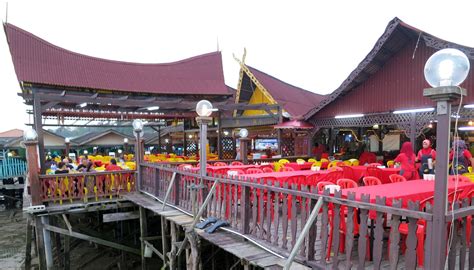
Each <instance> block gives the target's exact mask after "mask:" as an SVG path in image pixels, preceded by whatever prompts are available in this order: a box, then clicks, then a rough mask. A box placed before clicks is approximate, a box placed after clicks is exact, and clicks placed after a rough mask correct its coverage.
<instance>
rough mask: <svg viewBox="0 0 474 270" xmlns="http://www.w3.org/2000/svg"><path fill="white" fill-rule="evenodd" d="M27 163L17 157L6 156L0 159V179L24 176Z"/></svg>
mask: <svg viewBox="0 0 474 270" xmlns="http://www.w3.org/2000/svg"><path fill="white" fill-rule="evenodd" d="M26 170H27V164H26V162H25V161H24V160H21V159H18V158H6V159H2V160H0V179H7V178H12V177H18V176H25V175H26Z"/></svg>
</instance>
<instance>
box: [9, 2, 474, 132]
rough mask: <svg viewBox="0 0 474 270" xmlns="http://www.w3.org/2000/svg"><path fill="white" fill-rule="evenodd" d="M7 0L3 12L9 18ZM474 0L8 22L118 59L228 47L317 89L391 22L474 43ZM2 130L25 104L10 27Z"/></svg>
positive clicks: (175, 7) (233, 80)
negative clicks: (13, 56) (12, 46)
mask: <svg viewBox="0 0 474 270" xmlns="http://www.w3.org/2000/svg"><path fill="white" fill-rule="evenodd" d="M6 2H7V1H4V0H0V17H1V18H2V20H3V21H5V20H6ZM472 2H473V1H433V0H431V1H414V0H407V1H405V0H399V1H381V0H379V1H353V0H352V1H255V0H253V1H246V0H245V1H243V0H240V1H203V0H201V1H138V0H134V1H118V0H114V1H99V0H95V1H87V0H81V1H64V0H63V1H40V0H36V1H35V0H30V1H21V0H13V1H8V22H9V23H12V24H14V25H16V26H18V27H20V28H23V29H25V30H27V31H29V32H31V33H33V34H35V35H37V36H39V37H41V38H43V39H45V40H47V41H49V42H51V43H53V44H55V45H58V46H60V47H63V48H65V49H68V50H71V51H74V52H78V53H82V54H86V55H91V56H95V57H101V58H106V59H113V60H122V61H131V62H143V63H163V62H171V61H176V60H180V59H184V58H188V57H192V56H195V55H199V54H203V53H208V52H212V51H216V50H217V48H218V46H219V50H221V51H222V55H223V63H224V75H225V80H226V83H227V84H228V85H229V86H232V87H234V88H236V87H237V80H238V73H239V66H238V64H237V63H236V62H235V60H234V59H233V57H232V54H235V55H236V56H238V57H239V58H241V57H242V53H243V49H244V48H247V58H246V63H247V64H248V65H250V66H253V67H255V68H258V69H260V70H262V71H264V72H266V73H268V74H271V75H273V76H275V77H277V78H279V79H281V80H283V81H286V82H288V83H291V84H293V85H296V86H299V87H302V88H304V89H307V90H310V91H314V92H317V93H321V94H327V93H330V92H332V91H333V90H335V89H336V88H337V87H338V86H339V85H340V84H341V83H342V81H343V80H344V79H345V78H346V77H347V76H348V75H349V73H350V72H351V71H352V70H353V69H354V68H355V67H356V66H357V65H358V64H359V62H360V61H361V60H362V59H363V58H364V57H365V56H366V55H367V54H368V53H369V51H370V50H371V49H372V47H373V46H374V45H375V42H376V41H377V39H378V38H379V37H380V36H381V35H382V33H383V32H384V30H385V27H386V26H387V24H388V22H389V21H390V20H392V19H393V18H394V17H398V18H400V19H401V20H403V21H404V22H406V23H408V24H410V25H412V26H414V27H417V28H419V29H421V30H424V31H425V32H427V33H430V34H432V35H435V36H437V37H440V38H442V39H445V40H449V41H452V42H455V43H459V44H462V45H466V46H470V47H474V34H473V33H474V16H472V10H474V4H473V3H472ZM0 91H1V92H2V94H1V98H0V115H1V116H0V131H4V130H8V129H11V128H24V123H25V122H27V121H28V117H27V115H26V112H25V111H26V106H25V105H23V103H22V99H21V98H19V97H18V96H17V93H18V92H19V91H20V88H19V84H18V81H17V78H16V75H15V73H14V69H13V65H12V62H11V56H10V53H9V50H8V47H7V44H6V39H5V35H4V32H3V31H2V34H1V35H0Z"/></svg>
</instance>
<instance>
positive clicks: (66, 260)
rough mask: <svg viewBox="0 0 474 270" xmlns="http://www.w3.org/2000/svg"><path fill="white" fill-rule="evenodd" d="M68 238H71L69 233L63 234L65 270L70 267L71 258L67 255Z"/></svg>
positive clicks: (68, 248)
mask: <svg viewBox="0 0 474 270" xmlns="http://www.w3.org/2000/svg"><path fill="white" fill-rule="evenodd" d="M70 240H71V237H70V236H69V235H64V269H65V270H69V269H71V260H70V257H69V250H70Z"/></svg>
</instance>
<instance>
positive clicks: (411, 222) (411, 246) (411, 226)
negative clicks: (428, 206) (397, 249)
mask: <svg viewBox="0 0 474 270" xmlns="http://www.w3.org/2000/svg"><path fill="white" fill-rule="evenodd" d="M408 209H410V210H414V211H415V210H418V209H419V202H416V203H414V202H412V201H409V202H408ZM417 221H418V219H416V218H412V217H409V218H408V236H407V240H406V246H407V249H406V251H405V256H406V264H405V265H406V268H407V269H416V242H417V239H416V230H417V226H418V225H417Z"/></svg>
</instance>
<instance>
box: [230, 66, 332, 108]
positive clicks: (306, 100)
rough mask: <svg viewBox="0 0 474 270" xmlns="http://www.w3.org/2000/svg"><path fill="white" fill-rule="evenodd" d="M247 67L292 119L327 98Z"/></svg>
mask: <svg viewBox="0 0 474 270" xmlns="http://www.w3.org/2000/svg"><path fill="white" fill-rule="evenodd" d="M246 66H247V68H248V69H249V70H250V72H251V73H252V74H253V75H254V76H255V78H256V79H257V80H258V81H259V82H260V84H262V85H263V87H265V89H266V90H267V91H268V92H269V94H270V95H271V96H272V97H273V99H275V101H276V102H277V103H278V104H279V105H281V106H282V107H283V109H284V110H285V111H287V112H288V113H290V115H291V116H292V117H298V116H302V115H304V114H306V113H307V112H308V111H309V110H310V109H312V108H314V106H316V105H317V104H319V102H321V100H323V99H324V97H325V96H324V95H319V94H316V93H313V92H310V91H308V90H305V89H302V88H299V87H297V86H294V85H291V84H289V83H286V82H284V81H282V80H280V79H277V78H275V77H273V76H271V75H269V74H267V73H265V72H263V71H260V70H258V69H256V68H253V67H251V66H248V65H246ZM245 76H247V77H248V74H245V75H244V77H245ZM241 97H242V96H241ZM249 98H250V97H249ZM239 102H241V101H239Z"/></svg>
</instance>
